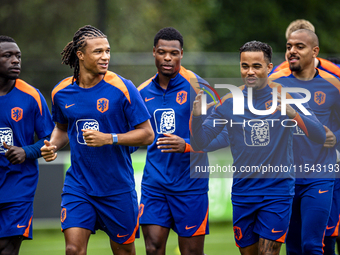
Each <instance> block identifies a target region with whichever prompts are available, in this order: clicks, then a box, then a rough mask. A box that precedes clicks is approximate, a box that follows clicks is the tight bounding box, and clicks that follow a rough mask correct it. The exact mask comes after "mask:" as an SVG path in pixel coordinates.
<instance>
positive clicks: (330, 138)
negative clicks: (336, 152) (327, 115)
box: [323, 126, 336, 148]
mask: <svg viewBox="0 0 340 255" xmlns="http://www.w3.org/2000/svg"><path fill="white" fill-rule="evenodd" d="M323 127H324V128H325V130H326V141H325V143H324V145H323V147H326V148H333V147H334V146H335V144H336V137H335V135H334V134H333V132H332V131H331V130H330V129H329V128H328V127H326V126H323Z"/></svg>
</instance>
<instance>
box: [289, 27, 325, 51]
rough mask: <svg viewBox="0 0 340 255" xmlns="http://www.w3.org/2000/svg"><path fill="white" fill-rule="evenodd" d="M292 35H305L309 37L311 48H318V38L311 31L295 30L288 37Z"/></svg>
mask: <svg viewBox="0 0 340 255" xmlns="http://www.w3.org/2000/svg"><path fill="white" fill-rule="evenodd" d="M293 33H294V34H300V33H305V34H307V36H308V37H309V39H310V42H311V44H312V45H311V46H312V47H315V46H319V38H318V36H317V35H316V34H315V33H314V32H313V31H312V30H309V29H298V30H295V31H294V32H292V33H291V34H290V35H292V34H293ZM290 35H289V37H290Z"/></svg>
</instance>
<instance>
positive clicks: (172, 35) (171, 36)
mask: <svg viewBox="0 0 340 255" xmlns="http://www.w3.org/2000/svg"><path fill="white" fill-rule="evenodd" d="M160 39H162V40H166V41H174V40H176V41H179V43H180V44H181V48H183V36H182V35H181V33H180V32H179V31H178V30H177V29H175V28H173V27H165V28H162V29H161V30H159V31H158V32H157V34H156V35H155V38H154V41H153V46H156V45H157V43H158V41H159V40H160Z"/></svg>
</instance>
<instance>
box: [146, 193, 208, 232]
mask: <svg viewBox="0 0 340 255" xmlns="http://www.w3.org/2000/svg"><path fill="white" fill-rule="evenodd" d="M208 212H209V201H208V193H204V194H200V195H181V196H178V195H166V194H161V193H156V192H151V191H149V190H146V189H142V197H141V202H140V224H152V225H159V226H162V227H165V228H172V229H173V230H174V231H175V232H176V233H177V234H178V236H181V237H191V236H199V235H207V234H209V222H208Z"/></svg>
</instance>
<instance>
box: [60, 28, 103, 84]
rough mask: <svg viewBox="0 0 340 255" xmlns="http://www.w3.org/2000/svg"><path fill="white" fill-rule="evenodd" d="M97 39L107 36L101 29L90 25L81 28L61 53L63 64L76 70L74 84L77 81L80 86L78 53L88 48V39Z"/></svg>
mask: <svg viewBox="0 0 340 255" xmlns="http://www.w3.org/2000/svg"><path fill="white" fill-rule="evenodd" d="M95 37H99V38H100V37H102V38H106V35H104V33H103V32H102V31H100V30H99V29H97V28H95V27H93V26H90V25H86V26H84V27H81V28H79V29H78V31H77V32H76V33H75V34H74V36H73V40H72V41H71V42H69V43H68V44H67V45H66V46H65V48H64V49H63V51H62V52H61V55H62V58H61V63H62V64H65V65H69V66H70V68H74V72H73V78H72V84H73V82H74V81H76V82H77V84H78V77H79V59H78V56H77V51H78V50H82V49H83V48H84V47H85V46H86V39H88V38H95Z"/></svg>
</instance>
